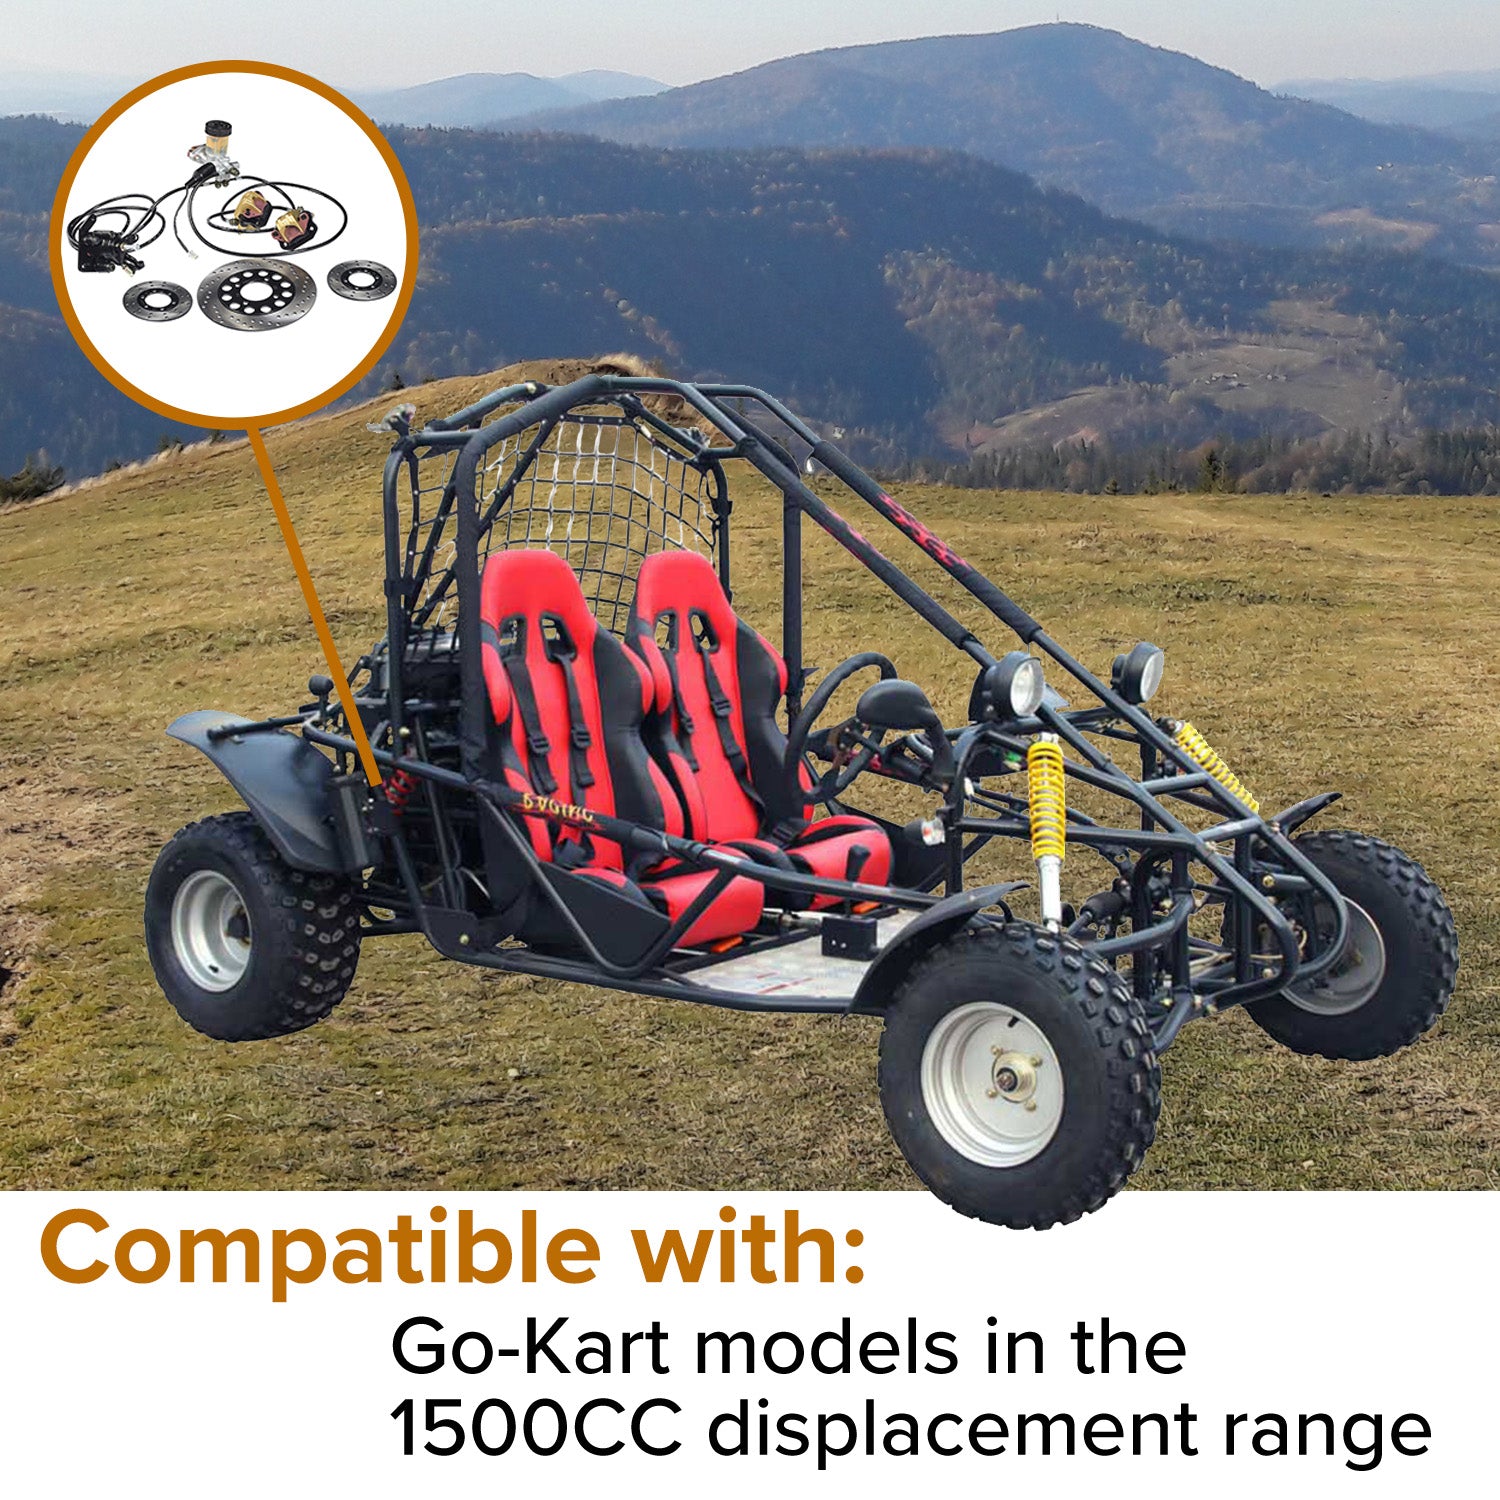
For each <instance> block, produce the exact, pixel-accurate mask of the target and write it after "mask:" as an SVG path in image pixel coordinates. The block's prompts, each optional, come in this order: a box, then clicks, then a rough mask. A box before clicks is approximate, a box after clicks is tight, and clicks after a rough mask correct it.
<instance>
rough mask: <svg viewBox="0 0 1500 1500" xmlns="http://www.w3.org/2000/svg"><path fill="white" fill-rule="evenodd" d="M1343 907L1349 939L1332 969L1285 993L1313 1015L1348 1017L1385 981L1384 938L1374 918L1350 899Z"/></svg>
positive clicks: (1299, 1006)
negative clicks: (1347, 914)
mask: <svg viewBox="0 0 1500 1500" xmlns="http://www.w3.org/2000/svg"><path fill="white" fill-rule="evenodd" d="M1344 905H1345V906H1346V907H1348V909H1349V936H1348V938H1347V939H1346V940H1345V943H1344V951H1343V952H1342V953H1340V954H1339V956H1338V958H1337V959H1336V960H1335V961H1334V964H1333V967H1332V968H1330V969H1328V970H1327V971H1326V972H1324V973H1322V974H1320V975H1319V976H1318V977H1317V978H1316V979H1313V980H1309V981H1308V983H1306V984H1299V985H1291V986H1289V987H1288V988H1287V989H1285V990H1283V991H1282V993H1283V994H1284V995H1285V996H1286V998H1287V999H1288V1000H1290V1001H1291V1002H1292V1004H1293V1005H1295V1006H1296V1007H1297V1008H1298V1010H1305V1011H1307V1012H1309V1013H1310V1014H1311V1015H1315V1016H1347V1015H1349V1014H1351V1013H1352V1012H1353V1011H1356V1010H1358V1009H1359V1008H1360V1006H1362V1005H1363V1004H1365V1002H1366V1001H1367V1000H1369V999H1370V997H1371V996H1372V995H1373V994H1374V993H1375V991H1376V990H1378V989H1379V988H1380V984H1381V981H1382V980H1383V979H1384V978H1385V939H1384V938H1383V937H1381V935H1380V929H1379V928H1378V927H1377V926H1376V925H1375V919H1374V918H1373V917H1372V916H1371V915H1370V914H1369V912H1367V911H1366V910H1365V909H1364V907H1362V906H1361V905H1360V904H1359V903H1358V902H1357V901H1351V900H1350V899H1349V898H1348V897H1347V896H1345V897H1344Z"/></svg>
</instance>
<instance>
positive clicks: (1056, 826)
mask: <svg viewBox="0 0 1500 1500" xmlns="http://www.w3.org/2000/svg"><path fill="white" fill-rule="evenodd" d="M1026 788H1027V792H1028V793H1029V795H1030V800H1031V857H1032V858H1033V859H1034V860H1035V861H1036V872H1037V880H1038V882H1039V883H1040V885H1041V896H1042V921H1043V923H1044V924H1045V925H1046V926H1048V927H1050V928H1051V929H1052V930H1053V931H1054V932H1056V931H1057V929H1058V928H1059V927H1061V926H1062V862H1063V860H1064V859H1066V858H1067V853H1068V778H1067V773H1066V772H1065V771H1064V770H1063V753H1062V750H1061V748H1060V747H1059V746H1058V743H1057V736H1056V735H1055V734H1044V735H1041V736H1040V737H1039V738H1037V739H1035V740H1033V741H1032V743H1031V748H1030V749H1029V750H1027V752H1026Z"/></svg>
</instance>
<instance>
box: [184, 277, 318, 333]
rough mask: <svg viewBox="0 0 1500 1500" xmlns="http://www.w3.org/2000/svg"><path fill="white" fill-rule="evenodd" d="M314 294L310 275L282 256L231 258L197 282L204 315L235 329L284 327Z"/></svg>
mask: <svg viewBox="0 0 1500 1500" xmlns="http://www.w3.org/2000/svg"><path fill="white" fill-rule="evenodd" d="M317 295H318V289H317V286H316V285H315V284H314V282H313V279H312V277H311V276H309V275H308V274H307V272H306V271H304V270H303V269H302V267H301V266H294V265H292V263H291V262H290V261H285V260H232V261H229V262H228V263H227V264H225V265H222V266H220V267H219V268H218V269H217V270H214V271H210V272H209V273H208V275H207V276H205V277H204V278H203V280H202V281H201V282H199V283H198V306H199V307H200V308H201V309H202V310H203V314H204V316H205V317H208V318H210V319H212V320H213V321H214V322H215V323H217V324H219V325H220V327H222V328H233V329H234V330H235V331H236V332H237V333H254V332H257V331H258V330H260V329H262V328H285V327H286V326H287V324H288V323H295V322H296V321H297V320H298V319H299V318H301V317H303V316H304V315H305V314H306V312H307V310H308V309H309V308H310V307H311V306H312V305H313V302H314V301H315V300H316V298H317Z"/></svg>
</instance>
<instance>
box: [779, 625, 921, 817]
mask: <svg viewBox="0 0 1500 1500" xmlns="http://www.w3.org/2000/svg"><path fill="white" fill-rule="evenodd" d="M867 667H879V668H880V675H881V677H882V678H893V677H895V675H896V668H895V666H894V665H893V664H892V662H891V661H890V659H889V658H888V657H885V656H882V655H881V654H880V653H879V652H878V651H861V652H860V653H859V654H858V655H857V656H851V657H850V658H849V659H848V660H847V661H841V662H840V663H839V664H838V666H836V667H835V668H834V669H833V671H831V672H830V673H829V674H828V675H827V676H826V677H825V678H824V679H823V680H822V682H820V683H819V684H818V686H817V689H816V691H815V692H814V693H813V695H812V697H811V698H809V699H808V700H807V702H806V703H805V704H804V705H803V708H802V712H801V713H800V714H798V715H797V717H796V719H795V720H794V721H793V723H792V727H791V728H790V729H789V730H788V731H787V737H786V756H785V759H784V761H783V765H784V766H785V768H786V778H787V782H788V784H789V785H790V787H791V789H792V797H793V800H794V802H795V803H796V804H797V805H798V806H802V805H805V804H811V803H815V802H827V801H828V800H829V799H830V798H832V797H837V796H838V795H839V793H840V792H842V791H845V790H846V789H847V788H848V787H849V786H850V785H851V783H852V782H853V781H854V779H855V777H856V776H858V775H860V773H861V772H863V771H866V770H868V769H869V765H870V762H871V761H872V760H874V759H875V757H876V755H877V754H879V752H880V746H881V742H882V741H883V739H884V737H885V731H884V730H881V731H880V732H879V734H878V736H877V737H876V738H875V739H874V740H871V739H870V738H869V731H868V730H867V729H866V728H865V726H864V725H863V724H860V723H859V721H858V720H857V719H845V720H844V721H843V723H842V724H839V725H838V726H836V728H835V729H833V730H830V731H829V736H828V747H829V749H830V750H831V751H832V752H833V765H832V766H831V767H830V768H829V769H828V770H827V771H825V772H824V773H823V775H822V776H820V777H819V778H818V779H817V781H815V782H814V783H813V785H812V786H811V787H804V786H803V785H802V757H803V755H804V753H805V752H806V750H807V742H808V739H809V738H810V736H811V735H812V731H813V726H814V725H815V724H816V723H817V722H818V717H819V715H820V714H821V713H822V712H823V710H824V709H825V708H827V707H828V703H829V700H830V699H831V698H832V697H833V695H834V694H835V693H836V692H838V690H839V688H840V687H842V686H843V685H844V683H846V682H847V681H848V680H849V679H850V678H851V677H853V676H854V674H855V673H856V672H863V671H864V670H865V668H867ZM845 731H852V737H853V738H854V739H855V740H857V741H858V742H859V748H858V749H856V750H853V752H852V753H845V752H844V751H842V750H841V749H840V741H842V739H843V738H844V732H845Z"/></svg>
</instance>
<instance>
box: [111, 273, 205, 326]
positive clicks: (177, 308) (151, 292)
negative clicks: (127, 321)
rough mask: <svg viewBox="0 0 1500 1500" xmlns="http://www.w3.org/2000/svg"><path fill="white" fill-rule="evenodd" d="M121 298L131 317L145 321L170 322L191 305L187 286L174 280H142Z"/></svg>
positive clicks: (191, 301)
mask: <svg viewBox="0 0 1500 1500" xmlns="http://www.w3.org/2000/svg"><path fill="white" fill-rule="evenodd" d="M122 300H123V302H124V304H125V311H126V312H128V313H129V314H130V316H131V317H132V318H140V319H142V320H143V321H144V322H147V323H170V322H171V321H172V320H173V319H174V318H180V317H181V316H182V315H183V314H184V313H185V312H186V311H187V310H188V308H190V307H191V306H192V305H193V299H192V298H191V297H190V296H189V295H188V290H187V288H186V287H185V286H178V285H177V283H176V282H175V281H143V282H141V283H140V284H139V285H138V286H133V287H131V288H130V289H129V290H128V291H127V292H126V293H125V296H124V298H123V299H122Z"/></svg>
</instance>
